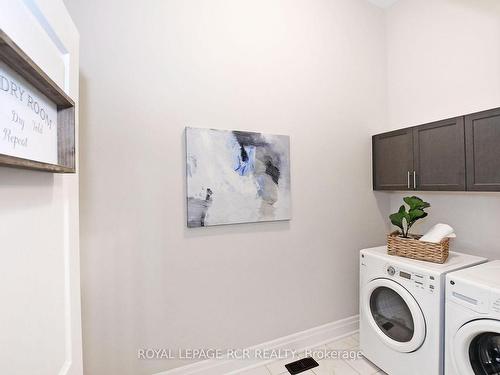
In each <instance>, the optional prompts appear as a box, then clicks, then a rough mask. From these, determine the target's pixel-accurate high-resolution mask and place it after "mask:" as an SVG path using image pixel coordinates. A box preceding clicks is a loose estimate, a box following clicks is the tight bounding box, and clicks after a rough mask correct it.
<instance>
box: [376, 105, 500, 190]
mask: <svg viewBox="0 0 500 375" xmlns="http://www.w3.org/2000/svg"><path fill="white" fill-rule="evenodd" d="M372 144H373V188H374V190H428V191H438V190H445V191H466V190H472V191H474V190H475V191H478V190H479V191H500V108H499V109H493V110H489V111H484V112H480V113H475V114H472V115H467V116H461V117H456V118H452V119H448V120H443V121H438V122H434V123H431V124H425V125H421V126H415V127H411V128H407V129H402V130H396V131H392V132H389V133H383V134H378V135H375V136H373V139H372Z"/></svg>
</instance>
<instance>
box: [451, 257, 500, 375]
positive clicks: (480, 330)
mask: <svg viewBox="0 0 500 375" xmlns="http://www.w3.org/2000/svg"><path fill="white" fill-rule="evenodd" d="M446 280H447V286H446V344H445V349H446V362H445V373H446V374H447V375H500V261H493V262H490V263H485V264H481V265H479V266H476V267H472V268H468V269H466V270H462V271H457V272H452V273H450V274H449V275H447V277H446Z"/></svg>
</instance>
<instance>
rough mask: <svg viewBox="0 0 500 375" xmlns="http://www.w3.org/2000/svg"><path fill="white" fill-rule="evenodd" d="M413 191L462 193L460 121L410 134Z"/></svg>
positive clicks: (463, 144) (462, 124) (435, 125)
mask: <svg viewBox="0 0 500 375" xmlns="http://www.w3.org/2000/svg"><path fill="white" fill-rule="evenodd" d="M413 144H414V157H415V176H414V177H415V180H414V181H413V176H412V182H413V183H414V187H415V189H416V190H462V191H464V190H465V143H464V118H463V117H456V118H452V119H449V120H443V121H438V122H433V123H431V124H426V125H421V126H417V127H415V128H414V130H413Z"/></svg>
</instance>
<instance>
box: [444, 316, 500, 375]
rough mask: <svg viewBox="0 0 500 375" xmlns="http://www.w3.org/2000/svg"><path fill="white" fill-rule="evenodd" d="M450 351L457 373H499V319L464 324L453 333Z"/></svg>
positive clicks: (485, 374)
mask: <svg viewBox="0 0 500 375" xmlns="http://www.w3.org/2000/svg"><path fill="white" fill-rule="evenodd" d="M452 353H453V361H454V362H455V368H456V371H458V373H459V374H457V375H500V321H498V320H492V319H479V320H474V321H472V322H470V323H467V324H464V325H463V326H462V327H461V328H460V329H459V330H458V331H457V333H456V334H455V337H454V339H453V350H452Z"/></svg>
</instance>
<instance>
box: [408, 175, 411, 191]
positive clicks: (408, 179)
mask: <svg viewBox="0 0 500 375" xmlns="http://www.w3.org/2000/svg"><path fill="white" fill-rule="evenodd" d="M410 188H411V187H410V171H408V189H410Z"/></svg>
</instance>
